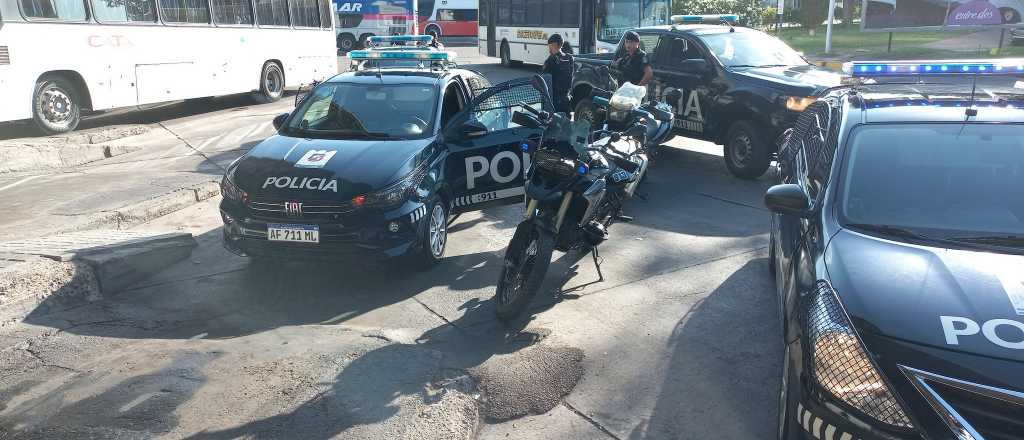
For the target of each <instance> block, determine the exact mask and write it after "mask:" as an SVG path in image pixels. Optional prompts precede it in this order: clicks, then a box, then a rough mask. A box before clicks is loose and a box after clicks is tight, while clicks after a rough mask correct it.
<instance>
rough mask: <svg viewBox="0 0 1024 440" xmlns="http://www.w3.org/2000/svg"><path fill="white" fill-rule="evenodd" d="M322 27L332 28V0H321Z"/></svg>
mask: <svg viewBox="0 0 1024 440" xmlns="http://www.w3.org/2000/svg"><path fill="white" fill-rule="evenodd" d="M320 27H322V28H324V29H332V28H333V27H334V26H332V22H331V0H320Z"/></svg>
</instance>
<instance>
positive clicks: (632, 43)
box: [613, 31, 654, 86]
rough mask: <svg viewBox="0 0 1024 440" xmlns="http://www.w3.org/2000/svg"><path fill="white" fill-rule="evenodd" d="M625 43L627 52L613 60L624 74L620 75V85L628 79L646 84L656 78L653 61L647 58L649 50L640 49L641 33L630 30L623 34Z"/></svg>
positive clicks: (637, 83) (639, 84)
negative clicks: (652, 66)
mask: <svg viewBox="0 0 1024 440" xmlns="http://www.w3.org/2000/svg"><path fill="white" fill-rule="evenodd" d="M623 45H624V46H626V52H625V53H624V54H622V56H621V57H619V58H618V59H616V60H615V61H613V64H614V66H615V67H616V68H618V70H619V71H621V72H622V74H621V75H620V76H619V85H620V86H621V85H623V84H625V83H626V82H627V81H628V82H631V83H633V84H636V85H638V86H646V85H647V83H649V82H650V81H651V79H652V78H654V70H652V69H651V62H650V60H648V59H647V52H644V51H643V49H640V35H638V34H637V33H636V32H633V31H628V32H626V35H625V36H623Z"/></svg>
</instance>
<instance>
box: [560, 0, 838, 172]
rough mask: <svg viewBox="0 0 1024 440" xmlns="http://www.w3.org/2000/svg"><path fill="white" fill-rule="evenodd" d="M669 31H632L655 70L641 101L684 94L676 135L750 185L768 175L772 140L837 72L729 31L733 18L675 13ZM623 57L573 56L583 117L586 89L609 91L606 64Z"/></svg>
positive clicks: (779, 45) (749, 32)
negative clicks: (699, 145) (706, 146)
mask: <svg viewBox="0 0 1024 440" xmlns="http://www.w3.org/2000/svg"><path fill="white" fill-rule="evenodd" d="M672 20H673V22H674V23H675V24H673V25H671V26H652V27H644V28H639V29H635V32H636V33H637V34H639V35H640V48H641V49H643V50H644V51H645V52H647V56H648V60H649V61H650V63H651V67H652V70H653V71H654V80H653V81H652V82H651V83H650V84H648V87H649V90H648V93H647V95H648V96H650V97H653V98H655V99H662V97H663V96H664V94H665V92H666V91H668V90H670V89H679V90H682V91H683V95H682V98H681V99H680V100H679V102H676V103H674V104H673V106H674V108H675V111H676V120H675V124H676V133H677V134H679V135H682V136H686V137H691V138H696V139H703V140H708V141H711V142H715V143H718V144H721V145H724V146H725V163H726V165H727V166H728V168H729V171H730V172H731V173H733V174H734V175H736V176H738V177H741V178H746V179H754V178H757V177H759V176H761V175H762V174H764V172H765V171H766V170H767V169H768V166H769V164H770V162H771V160H772V157H773V155H774V153H775V152H776V150H777V145H776V142H775V141H776V138H777V137H778V136H779V135H780V134H782V133H783V132H784V131H785V130H786V129H787V128H789V127H791V126H792V125H793V123H794V121H796V118H797V116H798V115H799V113H800V111H802V110H803V109H805V108H807V106H808V105H810V104H811V103H812V102H814V100H815V99H816V98H815V96H816V95H817V94H818V93H819V92H821V91H823V90H825V89H827V88H829V87H833V86H837V85H839V84H840V82H841V77H840V75H839V74H838V73H836V72H832V71H830V70H826V69H822V68H819V67H817V66H814V65H812V64H811V63H809V62H807V60H805V59H804V58H803V56H801V55H800V54H799V53H797V52H796V51H794V50H793V49H792V48H790V47H789V46H787V45H786V44H785V43H783V42H782V41H779V40H778V39H777V38H775V37H773V36H771V35H768V34H766V33H764V32H761V31H758V30H755V29H748V28H742V27H734V26H732V25H731V24H730V22H731V21H736V20H737V16H735V15H677V16H673V17H672ZM624 53H625V49H624V46H623V44H622V43H620V44H619V48H618V50H617V51H616V52H614V53H605V54H592V55H579V56H577V57H576V71H575V73H574V75H573V88H572V99H573V103H572V104H573V108H574V109H575V111H576V114H577V115H581V116H582V117H587V116H586V115H587V113H588V111H589V109H590V108H591V106H590V95H591V91H592V90H593V89H594V88H595V87H597V88H600V89H604V90H614V89H615V88H617V86H618V81H619V78H620V77H621V76H620V75H621V72H618V71H617V70H616V68H615V66H614V65H613V64H612V61H613V60H615V59H617V58H619V57H621V56H622V55H623V54H624Z"/></svg>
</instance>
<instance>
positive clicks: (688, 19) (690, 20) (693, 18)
mask: <svg viewBox="0 0 1024 440" xmlns="http://www.w3.org/2000/svg"><path fill="white" fill-rule="evenodd" d="M671 20H672V23H674V24H696V23H721V22H723V21H726V22H730V23H731V22H736V21H739V20H740V16H739V15H736V14H713V15H673V16H672V17H671Z"/></svg>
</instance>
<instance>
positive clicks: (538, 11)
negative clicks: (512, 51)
mask: <svg viewBox="0 0 1024 440" xmlns="http://www.w3.org/2000/svg"><path fill="white" fill-rule="evenodd" d="M526 24H527V25H529V26H540V25H543V24H544V0H526Z"/></svg>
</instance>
